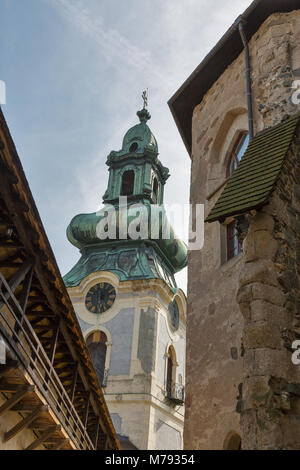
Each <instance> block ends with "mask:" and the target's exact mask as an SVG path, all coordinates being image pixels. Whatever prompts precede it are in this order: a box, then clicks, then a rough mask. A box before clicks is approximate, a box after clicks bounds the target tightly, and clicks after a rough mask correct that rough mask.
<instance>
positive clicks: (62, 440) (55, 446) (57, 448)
mask: <svg viewBox="0 0 300 470" xmlns="http://www.w3.org/2000/svg"><path fill="white" fill-rule="evenodd" d="M69 442H70V441H69V439H61V440H60V441H58V442H57V444H55V445H54V447H53V449H52V450H61V448H62V447H63V446H64V445H65V444H68V443H69Z"/></svg>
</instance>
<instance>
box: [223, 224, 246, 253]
mask: <svg viewBox="0 0 300 470" xmlns="http://www.w3.org/2000/svg"><path fill="white" fill-rule="evenodd" d="M226 230H227V261H229V260H230V259H232V258H234V257H235V256H237V255H238V254H239V253H241V251H242V245H241V244H240V242H239V239H238V231H237V222H236V221H233V222H231V223H230V224H228V225H227V227H226Z"/></svg>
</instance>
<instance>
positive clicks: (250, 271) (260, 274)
mask: <svg viewBox="0 0 300 470" xmlns="http://www.w3.org/2000/svg"><path fill="white" fill-rule="evenodd" d="M239 282H240V286H246V285H247V284H252V283H262V284H267V285H270V286H274V287H276V286H278V281H277V272H276V270H275V266H274V263H272V261H269V260H261V259H260V260H257V261H253V262H249V263H246V264H245V265H244V267H243V268H242V270H241V272H240V279H239Z"/></svg>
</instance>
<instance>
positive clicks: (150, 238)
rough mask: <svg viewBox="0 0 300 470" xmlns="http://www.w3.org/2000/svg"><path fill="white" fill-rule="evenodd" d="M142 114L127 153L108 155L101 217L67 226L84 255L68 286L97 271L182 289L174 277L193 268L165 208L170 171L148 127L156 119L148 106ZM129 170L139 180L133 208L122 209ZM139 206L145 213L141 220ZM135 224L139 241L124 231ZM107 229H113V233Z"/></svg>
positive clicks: (131, 131) (130, 202)
mask: <svg viewBox="0 0 300 470" xmlns="http://www.w3.org/2000/svg"><path fill="white" fill-rule="evenodd" d="M137 115H138V117H139V119H140V124H138V125H136V126H134V127H132V128H131V129H129V131H127V132H126V134H125V137H124V139H123V145H122V150H120V151H119V152H111V153H110V155H109V157H108V160H107V165H108V166H109V182H108V188H107V191H106V193H105V195H104V198H103V200H104V207H103V209H102V210H100V211H98V212H97V213H96V212H94V213H92V214H79V215H77V216H76V217H74V218H73V219H72V221H71V222H70V224H69V226H68V228H67V237H68V240H69V241H70V243H72V244H73V245H74V246H76V247H77V248H79V250H80V252H81V255H82V256H81V258H80V260H79V261H78V263H77V264H76V265H75V266H74V267H73V268H72V269H71V271H70V272H69V273H68V274H66V275H65V276H64V281H65V284H66V285H67V286H68V287H70V286H76V285H78V284H79V283H80V282H81V280H82V279H83V278H85V277H86V276H88V275H89V274H91V273H92V272H98V271H110V272H113V273H115V274H116V275H117V276H118V277H119V279H120V280H122V281H124V280H136V279H156V278H157V279H163V280H164V281H165V282H166V283H167V284H168V285H169V286H170V288H171V289H176V282H175V280H174V274H175V273H176V272H178V271H180V270H181V269H183V268H184V267H185V266H186V265H187V246H186V244H185V243H184V242H183V241H181V240H180V239H179V238H178V237H177V236H176V234H175V233H174V230H173V228H172V227H171V225H170V223H169V221H168V220H167V217H166V214H165V211H164V208H163V195H164V185H165V182H166V180H167V178H168V177H169V170H168V169H167V168H165V167H164V166H163V165H162V164H161V163H160V161H159V160H158V147H157V142H156V139H155V137H154V136H153V134H152V132H151V130H150V129H149V127H148V126H147V120H149V119H150V117H151V116H150V114H149V112H148V110H147V109H145V108H143V109H142V110H141V111H138V113H137ZM127 172H130V173H133V174H134V176H133V178H132V179H131V181H130V180H129V183H130V182H131V184H132V187H131V189H130V191H131V192H129V194H128V204H127V206H125V208H122V207H120V206H119V197H120V195H121V194H124V192H123V183H124V180H125V182H126V178H124V175H125V174H126V173H127ZM155 181H156V190H154V188H155V186H154V182H155ZM129 183H128V182H127V186H128V185H129ZM125 190H126V185H125ZM125 194H126V191H125ZM154 196H155V197H154ZM110 204H112V205H110ZM137 206H138V207H140V208H141V210H140V214H142V216H141V219H138V222H136V217H137V216H138V214H137V213H136V210H137ZM112 208H113V209H114V211H113V216H112V219H110V222H109V223H108V218H107V217H108V213H109V212H110V211H111V209H112ZM125 220H127V222H125ZM123 222H124V224H123ZM126 223H127V227H126V226H125V224H126ZM132 223H133V225H134V226H135V224H138V225H139V226H140V228H141V233H140V236H138V237H137V240H136V236H134V237H132V238H134V240H132V239H131V238H130V237H129V236H128V239H124V237H123V236H122V233H123V232H122V227H123V225H124V226H125V228H127V229H128V227H130V226H131V224H132ZM105 227H107V228H108V227H109V233H106V230H104V228H105ZM101 228H102V229H101ZM110 229H111V230H112V231H110ZM103 230H104V231H105V236H103ZM138 231H139V230H138ZM127 233H128V232H127ZM137 235H138V234H137Z"/></svg>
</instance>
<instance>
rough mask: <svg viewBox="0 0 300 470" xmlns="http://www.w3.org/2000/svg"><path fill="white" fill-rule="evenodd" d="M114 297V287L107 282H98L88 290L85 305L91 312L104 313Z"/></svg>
mask: <svg viewBox="0 0 300 470" xmlns="http://www.w3.org/2000/svg"><path fill="white" fill-rule="evenodd" d="M115 298H116V291H115V288H114V287H113V286H112V285H111V284H108V282H100V283H99V284H96V285H94V286H93V287H92V288H91V289H90V290H89V291H88V293H87V296H86V298H85V306H86V308H87V309H88V310H89V311H90V312H92V313H104V312H106V310H108V309H109V308H110V307H111V306H112V305H113V303H114V301H115Z"/></svg>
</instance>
